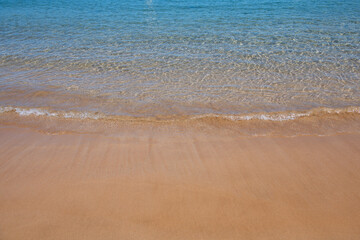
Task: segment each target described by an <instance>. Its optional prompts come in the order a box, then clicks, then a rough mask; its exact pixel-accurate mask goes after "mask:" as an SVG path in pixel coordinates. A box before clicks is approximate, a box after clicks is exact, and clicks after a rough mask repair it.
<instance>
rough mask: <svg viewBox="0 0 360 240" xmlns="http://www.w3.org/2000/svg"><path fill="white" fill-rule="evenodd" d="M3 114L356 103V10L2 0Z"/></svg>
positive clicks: (301, 2)
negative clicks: (9, 110)
mask: <svg viewBox="0 0 360 240" xmlns="http://www.w3.org/2000/svg"><path fill="white" fill-rule="evenodd" d="M0 106H19V107H47V108H51V109H54V110H76V111H94V112H103V113H105V114H115V115H131V116H154V115H193V114H204V113H217V114H239V113H249V112H272V111H291V110H305V109H311V108H317V107H330V108H341V107H347V106H360V1H358V0H329V1H315V0H292V1H291V0H278V1H274V0H251V1H250V0H242V1H241V0H238V1H235V0H181V1H165V0H142V1H140V0H134V1H125V0H117V1H115V0H101V1H100V0H92V1H85V0H77V1H72V0H54V1H47V0H33V1H27V0H0Z"/></svg>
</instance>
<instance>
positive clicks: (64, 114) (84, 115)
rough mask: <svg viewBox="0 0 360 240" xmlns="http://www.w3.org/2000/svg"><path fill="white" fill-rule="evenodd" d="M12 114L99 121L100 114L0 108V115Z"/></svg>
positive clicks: (9, 107)
mask: <svg viewBox="0 0 360 240" xmlns="http://www.w3.org/2000/svg"><path fill="white" fill-rule="evenodd" d="M9 112H14V113H17V114H18V115H20V116H30V115H34V116H48V117H63V118H73V119H99V118H101V117H102V116H101V115H100V114H93V113H88V112H53V111H48V110H45V109H41V108H22V107H11V106H7V107H1V106H0V113H9Z"/></svg>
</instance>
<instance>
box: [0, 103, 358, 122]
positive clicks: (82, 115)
mask: <svg viewBox="0 0 360 240" xmlns="http://www.w3.org/2000/svg"><path fill="white" fill-rule="evenodd" d="M4 113H15V114H17V115H19V116H40V117H58V118H64V119H92V120H100V119H113V120H114V119H119V120H121V119H122V120H124V119H127V120H129V119H132V120H149V121H176V120H201V119H209V118H220V119H223V120H230V121H234V122H237V121H250V120H261V121H273V122H282V121H292V120H296V119H300V118H304V117H311V116H321V115H324V114H326V115H334V114H335V115H339V114H347V113H353V114H360V106H349V107H344V108H325V107H323V108H314V109H310V110H306V111H284V112H261V113H247V114H215V113H214V114H200V115H190V116H186V115H182V116H173V115H172V116H156V117H131V116H120V115H106V114H102V113H99V112H95V113H93V112H77V111H53V110H48V109H45V108H27V107H14V106H0V114H4Z"/></svg>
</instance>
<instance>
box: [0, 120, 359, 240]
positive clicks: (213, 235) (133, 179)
mask: <svg viewBox="0 0 360 240" xmlns="http://www.w3.org/2000/svg"><path fill="white" fill-rule="evenodd" d="M158 129H159V128H153V127H152V126H151V124H148V125H146V126H144V127H142V128H141V131H140V130H136V129H131V128H128V129H127V131H122V132H120V133H118V134H116V135H103V134H96V133H92V134H86V133H81V134H80V133H71V132H64V133H49V132H44V131H37V130H35V129H31V128H24V127H20V126H15V125H6V124H2V125H1V126H0V239H2V240H8V239H37V240H38V239H277V240H278V239H303V240H309V239H312V240H314V239H317V240H318V239H319V240H320V239H324V240H330V239H347V240H350V239H354V240H355V239H359V236H360V204H359V203H360V190H359V189H360V134H358V133H354V134H336V135H330V136H294V137H281V136H257V137H254V136H252V137H244V136H239V135H238V134H236V133H232V132H231V131H225V130H224V129H223V128H217V129H212V131H205V130H203V129H201V128H198V129H194V128H192V129H190V130H186V128H181V129H180V128H179V129H177V131H174V129H173V128H168V129H165V130H164V129H163V130H162V131H159V130H158Z"/></svg>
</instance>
